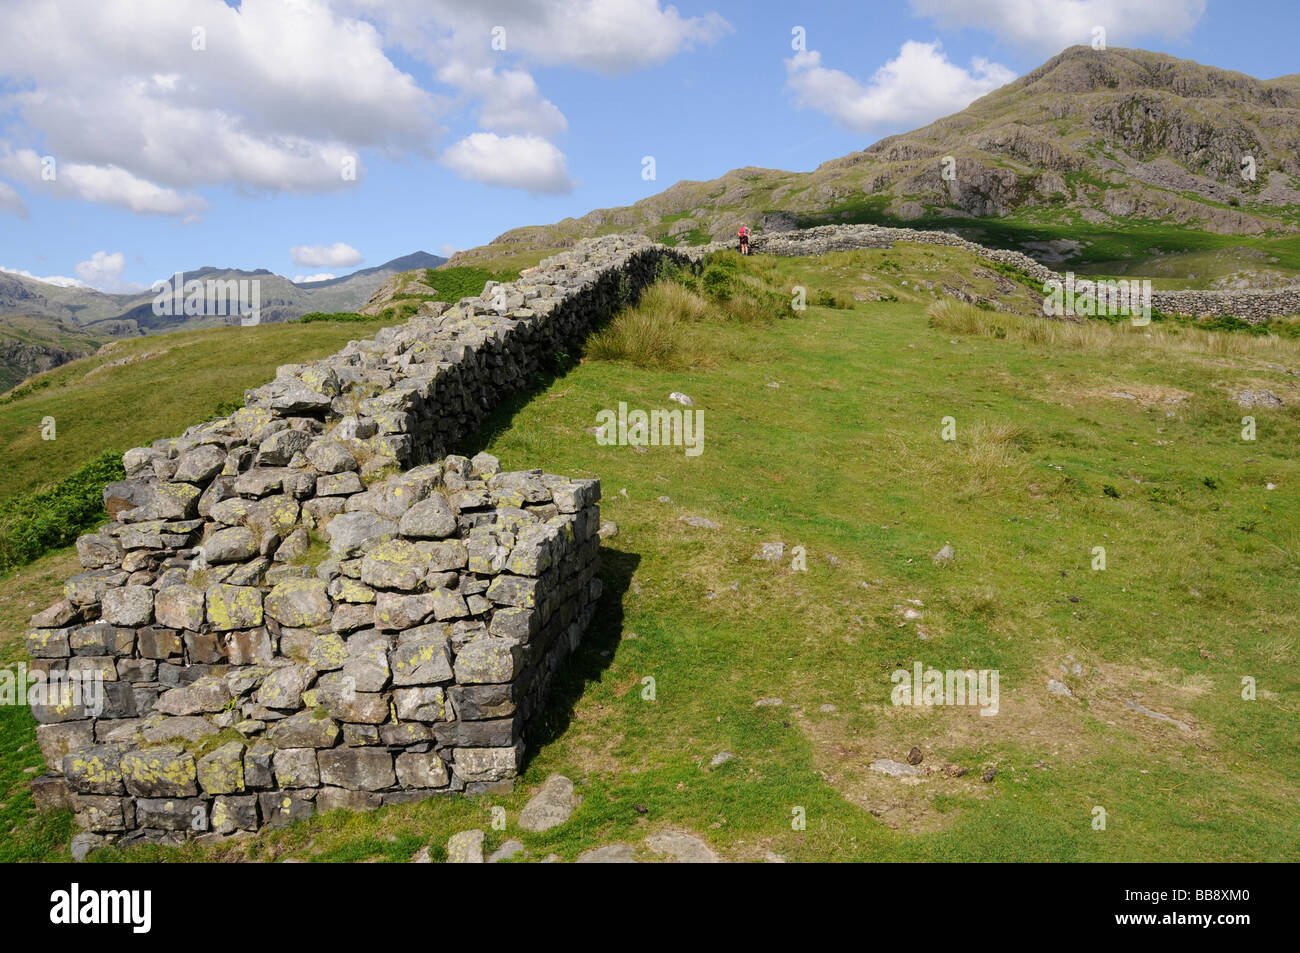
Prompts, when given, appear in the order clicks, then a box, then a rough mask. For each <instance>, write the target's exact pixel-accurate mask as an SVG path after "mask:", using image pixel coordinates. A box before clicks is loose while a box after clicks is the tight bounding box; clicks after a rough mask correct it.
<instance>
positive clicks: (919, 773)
mask: <svg viewBox="0 0 1300 953" xmlns="http://www.w3.org/2000/svg"><path fill="white" fill-rule="evenodd" d="M871 770H872V771H875V772H877V773H878V774H887V775H889V776H890V777H891V778H921V777H925V769H924V768H920V767H917V766H916V765H912V764H903V763H902V762H899V761H893V760H890V759H889V758H877V759H876V760H875V761H873V762H871Z"/></svg>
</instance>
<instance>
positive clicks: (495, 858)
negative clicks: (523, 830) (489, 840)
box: [487, 837, 527, 864]
mask: <svg viewBox="0 0 1300 953" xmlns="http://www.w3.org/2000/svg"><path fill="white" fill-rule="evenodd" d="M523 853H527V848H526V847H524V842H523V841H521V840H516V839H515V838H513V837H512V838H510V840H508V841H506V842H505V843H504V844H502V845H501V846H500V847H498V848H497V849H496V850H494V851H492V853H490V854H489V855H488V859H487V862H488V863H489V864H496V863H500V862H501V861H503V860H509V859H510V858H511V857H514V856H515V855H516V854H523Z"/></svg>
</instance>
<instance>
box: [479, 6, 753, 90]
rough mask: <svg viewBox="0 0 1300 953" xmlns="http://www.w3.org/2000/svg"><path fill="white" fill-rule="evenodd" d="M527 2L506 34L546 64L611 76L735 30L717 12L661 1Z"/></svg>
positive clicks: (504, 21)
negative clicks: (687, 10) (684, 12)
mask: <svg viewBox="0 0 1300 953" xmlns="http://www.w3.org/2000/svg"><path fill="white" fill-rule="evenodd" d="M496 5H497V6H498V7H501V6H506V7H514V6H515V4H513V3H509V4H506V3H501V2H498V3H497V4H496ZM522 6H523V7H524V8H525V10H526V11H527V12H526V13H525V14H524V17H523V22H522V23H520V24H519V27H518V28H517V29H515V30H514V31H513V36H511V35H510V34H507V36H508V37H509V38H510V39H512V40H514V41H515V42H517V43H519V44H520V45H521V46H522V47H523V48H524V49H525V50H527V52H528V53H529V54H530V55H531V56H533V57H534V58H535V59H537V60H538V61H539V62H542V63H547V64H552V65H559V64H567V65H574V66H582V67H585V68H587V69H592V70H596V71H597V72H601V73H606V74H609V75H616V74H619V73H630V72H633V71H635V70H639V69H644V68H646V67H648V66H657V65H659V64H660V63H664V62H666V61H667V60H669V59H672V58H673V57H674V56H676V55H677V54H678V53H680V52H682V51H683V50H688V49H691V48H692V47H694V46H696V45H700V44H708V43H712V42H713V41H715V40H717V39H718V38H720V37H722V36H724V35H725V34H726V33H728V32H730V30H731V27H730V25H729V24H728V23H727V21H726V20H724V19H723V18H722V17H721V16H719V15H718V14H716V13H710V14H708V15H707V16H703V17H683V16H681V15H680V14H679V13H678V12H677V8H676V7H674V6H667V7H664V6H661V5H660V3H659V0H567V2H558V3H557V2H554V0H533V2H531V3H526V4H522ZM530 14H531V15H530ZM498 22H502V23H507V24H508V23H510V22H511V21H510V20H505V19H502V20H499V21H498ZM507 29H509V27H507Z"/></svg>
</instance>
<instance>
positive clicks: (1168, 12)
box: [911, 0, 1206, 52]
mask: <svg viewBox="0 0 1300 953" xmlns="http://www.w3.org/2000/svg"><path fill="white" fill-rule="evenodd" d="M911 3H912V12H914V13H916V14H918V15H920V16H925V17H929V18H931V19H933V20H934V21H935V22H936V23H937V24H938V25H940V26H942V27H944V28H954V29H956V28H961V27H974V28H975V29H980V30H987V31H989V32H991V33H994V34H996V35H997V36H999V37H1001V38H1002V39H1004V40H1009V41H1011V42H1013V43H1016V44H1018V45H1020V46H1025V47H1033V48H1035V49H1041V50H1046V51H1050V52H1057V51H1059V50H1061V49H1063V48H1064V47H1067V46H1073V45H1074V44H1076V43H1091V42H1092V29H1093V27H1097V26H1100V27H1103V28H1104V29H1105V30H1106V42H1107V43H1108V44H1111V45H1125V44H1132V42H1133V40H1134V39H1136V38H1137V37H1142V36H1158V37H1163V38H1165V39H1181V38H1183V37H1185V36H1186V35H1187V34H1188V33H1189V32H1190V31H1191V29H1192V28H1193V27H1195V26H1196V24H1197V23H1199V22H1200V21H1201V18H1202V17H1203V16H1204V15H1205V6H1206V0H911Z"/></svg>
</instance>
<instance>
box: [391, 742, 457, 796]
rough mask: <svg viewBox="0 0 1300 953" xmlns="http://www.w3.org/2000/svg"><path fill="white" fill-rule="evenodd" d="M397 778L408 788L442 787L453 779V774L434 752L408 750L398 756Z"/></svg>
mask: <svg viewBox="0 0 1300 953" xmlns="http://www.w3.org/2000/svg"><path fill="white" fill-rule="evenodd" d="M397 780H398V782H399V783H400V784H401V785H402V786H403V787H408V788H440V787H445V786H446V785H447V784H448V783H449V782H450V781H451V776H450V775H449V774H448V773H447V765H446V764H444V763H443V760H442V758H440V757H439V756H438V755H437V754H435V753H434V752H432V751H429V752H424V753H420V754H417V753H415V752H411V751H406V752H403V753H402V754H399V755H398V756H397Z"/></svg>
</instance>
